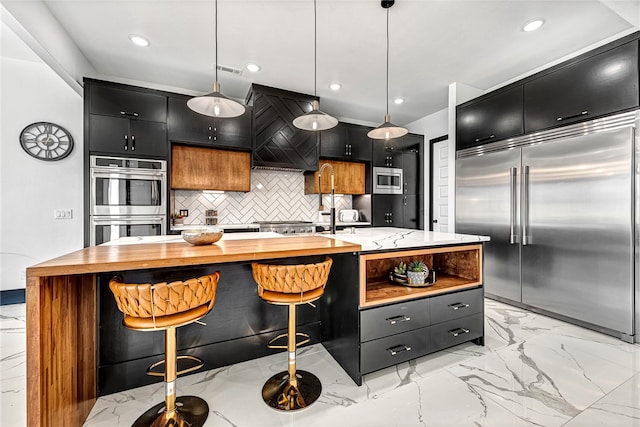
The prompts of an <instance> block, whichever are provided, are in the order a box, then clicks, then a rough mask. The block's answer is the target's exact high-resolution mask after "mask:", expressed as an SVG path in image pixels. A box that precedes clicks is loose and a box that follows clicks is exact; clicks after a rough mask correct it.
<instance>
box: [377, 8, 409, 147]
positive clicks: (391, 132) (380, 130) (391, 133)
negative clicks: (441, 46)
mask: <svg viewBox="0 0 640 427" xmlns="http://www.w3.org/2000/svg"><path fill="white" fill-rule="evenodd" d="M394 3H395V1H394V0H382V2H381V4H382V7H383V8H385V9H387V98H386V101H387V114H385V115H384V123H383V124H381V125H380V126H378V127H377V128H375V129H373V130H371V131H369V133H367V136H368V137H369V138H371V139H391V138H398V137H401V136H404V135H406V134H407V133H408V132H409V131H408V130H407V129H405V128H403V127H400V126H396V125H394V124H393V123H391V117H390V116H389V8H390V7H391V6H393V4H394Z"/></svg>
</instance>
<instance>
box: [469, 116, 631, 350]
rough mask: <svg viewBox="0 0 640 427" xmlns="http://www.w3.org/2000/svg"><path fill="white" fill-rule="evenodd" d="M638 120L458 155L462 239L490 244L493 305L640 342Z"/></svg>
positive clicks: (594, 124)
mask: <svg viewBox="0 0 640 427" xmlns="http://www.w3.org/2000/svg"><path fill="white" fill-rule="evenodd" d="M638 117H639V116H638V113H637V112H631V113H624V114H621V115H616V116H611V117H608V118H602V119H597V120H593V121H590V122H586V123H581V124H577V125H572V126H567V127H564V128H559V129H554V130H550V131H546V132H541V133H537V134H532V135H527V136H524V137H520V138H516V139H512V140H506V141H499V142H496V143H493V144H488V145H484V146H481V147H473V148H468V149H465V150H461V151H459V152H458V153H457V160H456V232H458V233H471V234H482V235H489V236H491V241H490V242H489V243H487V244H486V245H485V250H484V284H485V292H486V295H487V296H488V297H490V298H491V297H493V298H496V299H500V300H505V301H507V302H511V303H515V304H516V305H522V306H525V307H528V308H531V309H534V310H535V311H542V312H545V313H549V314H552V315H554V316H556V317H559V318H562V319H565V320H569V321H572V322H574V323H578V324H580V325H583V326H587V327H590V328H592V329H596V330H600V331H602V332H606V333H609V334H611V335H614V336H617V337H619V338H621V339H623V340H626V341H630V342H633V337H634V334H635V332H636V328H637V326H636V325H634V316H635V315H636V314H635V312H637V310H634V305H635V304H638V302H637V300H636V302H634V298H637V296H635V293H637V292H638V289H637V286H638V285H637V282H638V281H637V280H636V278H635V277H634V274H635V273H634V271H635V269H634V267H635V265H636V264H635V260H636V255H637V253H638V252H639V251H638V248H637V246H636V244H637V242H638V240H639V239H636V238H635V236H634V230H638V219H637V217H636V213H640V212H639V211H638V209H637V206H636V203H637V201H638V200H639V198H638V197H637V196H638V194H637V193H638V183H637V180H638V173H636V171H635V168H636V167H637V166H636V165H637V164H638V153H637V149H638V147H639V146H640V144H639V143H638V140H637V139H638V137H637V135H636V129H637V128H638V123H639V119H638ZM639 306H640V305H639Z"/></svg>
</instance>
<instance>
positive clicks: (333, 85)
mask: <svg viewBox="0 0 640 427" xmlns="http://www.w3.org/2000/svg"><path fill="white" fill-rule="evenodd" d="M329 87H330V88H331V90H340V88H341V87H342V85H341V84H340V83H331V84H330V85H329Z"/></svg>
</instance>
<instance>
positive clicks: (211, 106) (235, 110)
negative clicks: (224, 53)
mask: <svg viewBox="0 0 640 427" xmlns="http://www.w3.org/2000/svg"><path fill="white" fill-rule="evenodd" d="M215 8H216V18H215V25H216V32H215V45H216V63H215V69H216V80H215V81H214V82H213V92H211V93H208V94H206V95H202V96H196V97H195V98H191V99H190V100H188V101H187V107H189V108H191V109H192V110H193V111H195V112H196V113H200V114H204V115H205V116H211V117H220V118H227V117H238V116H241V115H243V114H244V112H245V108H244V105H242V104H240V103H239V102H237V101H234V100H233V99H231V98H227V97H226V96H224V95H223V94H221V93H220V82H218V0H216V3H215Z"/></svg>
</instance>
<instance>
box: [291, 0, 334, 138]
mask: <svg viewBox="0 0 640 427" xmlns="http://www.w3.org/2000/svg"><path fill="white" fill-rule="evenodd" d="M317 19H318V18H317V13H316V0H313V95H314V96H316V91H317V85H318V78H317V73H318V65H317V63H318V42H317V38H318V25H317V23H316V21H317ZM311 106H312V107H311V111H309V112H308V113H306V114H303V115H302V116H299V117H296V118H295V119H293V125H294V126H295V127H297V128H298V129H302V130H313V131H318V130H327V129H331V128H332V127H335V126H336V125H337V124H338V119H336V118H335V117H333V116H330V115H328V114H327V113H323V112H322V111H320V103H319V102H318V101H317V100H313V102H312V104H311Z"/></svg>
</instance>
